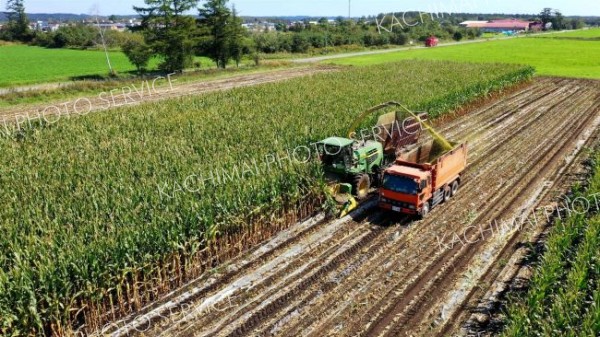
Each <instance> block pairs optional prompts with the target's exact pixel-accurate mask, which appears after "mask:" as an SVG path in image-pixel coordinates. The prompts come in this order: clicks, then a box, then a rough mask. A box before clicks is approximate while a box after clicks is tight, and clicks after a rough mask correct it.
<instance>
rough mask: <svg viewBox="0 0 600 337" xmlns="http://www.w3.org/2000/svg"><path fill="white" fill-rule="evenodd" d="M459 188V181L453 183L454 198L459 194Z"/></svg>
mask: <svg viewBox="0 0 600 337" xmlns="http://www.w3.org/2000/svg"><path fill="white" fill-rule="evenodd" d="M459 186H460V183H459V182H458V180H456V181H454V182H453V183H452V196H455V195H456V193H458V187H459Z"/></svg>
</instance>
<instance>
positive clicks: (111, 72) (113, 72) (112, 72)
mask: <svg viewBox="0 0 600 337" xmlns="http://www.w3.org/2000/svg"><path fill="white" fill-rule="evenodd" d="M92 11H93V12H95V13H94V14H96V25H97V26H98V30H99V31H100V39H101V40H102V46H103V47H104V54H105V55H106V63H107V64H108V70H109V71H110V75H111V76H112V75H114V74H115V71H114V70H113V68H112V65H111V64H110V58H109V57H108V49H107V48H106V40H105V39H104V32H103V31H102V27H100V21H99V20H98V14H99V13H100V9H99V8H98V4H95V5H94V6H93V8H92Z"/></svg>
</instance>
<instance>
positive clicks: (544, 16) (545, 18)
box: [540, 8, 552, 29]
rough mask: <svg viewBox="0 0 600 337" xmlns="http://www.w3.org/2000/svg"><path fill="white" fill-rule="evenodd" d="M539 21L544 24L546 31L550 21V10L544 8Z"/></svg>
mask: <svg viewBox="0 0 600 337" xmlns="http://www.w3.org/2000/svg"><path fill="white" fill-rule="evenodd" d="M540 20H542V23H543V24H544V29H546V28H545V27H546V24H547V23H548V22H551V21H552V8H544V9H543V10H542V11H541V12H540Z"/></svg>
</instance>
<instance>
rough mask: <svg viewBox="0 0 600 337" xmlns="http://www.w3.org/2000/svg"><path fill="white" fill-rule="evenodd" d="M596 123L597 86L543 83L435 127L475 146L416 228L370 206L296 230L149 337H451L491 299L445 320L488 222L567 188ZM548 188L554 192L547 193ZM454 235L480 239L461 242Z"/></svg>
mask: <svg viewBox="0 0 600 337" xmlns="http://www.w3.org/2000/svg"><path fill="white" fill-rule="evenodd" d="M599 116H600V84H598V82H595V81H584V80H571V79H560V78H537V79H536V80H535V82H534V83H533V84H532V85H530V86H528V87H525V88H524V89H522V90H520V91H518V92H515V93H512V94H510V95H509V96H508V97H504V98H502V99H500V100H497V101H495V102H492V103H489V104H486V105H485V106H483V107H481V108H479V109H477V110H475V111H472V112H471V113H469V114H466V115H465V116H462V117H460V118H457V119H455V120H453V121H450V122H447V123H445V124H444V125H439V126H438V130H440V131H441V133H442V134H444V135H446V136H448V138H450V139H453V140H457V141H462V140H467V141H469V151H470V154H469V167H468V169H467V172H466V173H465V178H464V184H463V186H462V187H461V190H460V193H459V194H458V195H457V196H456V197H455V198H454V199H453V200H451V201H450V202H448V203H447V204H444V205H442V206H440V207H438V208H436V209H434V210H433V211H432V213H430V216H429V217H428V218H427V219H425V220H423V221H411V220H410V219H409V218H407V217H402V216H385V215H384V214H381V213H379V212H377V211H376V210H372V211H369V212H367V213H366V214H364V215H362V216H360V217H357V218H355V219H354V220H352V221H349V222H346V223H340V222H339V221H335V222H332V223H325V222H323V221H320V222H319V221H317V222H315V223H313V224H311V225H310V226H306V227H301V228H300V229H299V230H297V231H295V232H293V231H290V232H289V233H287V234H289V235H290V237H289V238H287V239H286V240H281V241H278V242H277V243H276V244H273V243H272V244H269V243H266V244H265V245H264V246H261V247H259V248H257V250H256V251H258V250H261V249H262V250H264V251H263V252H262V254H261V255H260V256H259V257H257V258H256V259H255V260H252V256H253V255H255V252H256V251H254V252H251V253H249V254H248V255H246V256H245V257H244V258H246V259H247V260H244V258H242V259H240V261H241V264H239V265H240V267H239V268H237V269H235V270H234V271H232V272H229V273H223V274H221V275H219V274H217V275H212V276H211V279H210V280H209V281H207V280H198V281H197V282H195V283H193V284H191V285H190V286H188V287H186V291H191V290H190V289H195V294H196V295H195V296H194V297H191V298H190V299H189V301H188V303H186V310H184V311H181V312H176V314H173V315H172V316H171V317H168V319H163V320H157V321H153V323H154V324H153V325H152V328H151V329H144V330H145V331H144V332H143V333H142V334H141V335H147V336H155V335H156V336H158V335H168V336H171V335H172V336H268V335H276V336H298V335H301V336H333V335H336V336H404V335H406V336H411V335H432V334H433V335H435V334H437V335H446V334H447V333H448V332H449V331H455V330H457V329H458V327H459V326H460V321H461V320H463V319H464V318H465V317H468V314H467V313H466V311H461V310H462V309H461V308H462V305H463V304H464V303H466V302H472V301H474V300H476V298H478V297H481V296H482V295H483V293H484V292H485V291H483V290H481V289H479V290H478V289H477V284H478V283H479V282H472V284H471V285H470V288H468V289H467V290H466V296H464V298H461V299H460V300H458V301H457V303H455V304H454V305H453V306H452V308H451V310H450V312H451V314H450V315H449V316H448V317H444V315H440V314H439V313H440V311H441V310H442V309H441V308H442V306H443V305H445V304H446V303H444V301H445V300H444V299H445V298H446V295H448V294H449V293H450V292H451V291H452V290H453V288H454V284H455V281H457V280H459V279H460V278H461V277H464V275H465V274H466V273H467V272H470V270H469V267H470V266H472V265H475V262H476V260H477V259H479V258H481V257H482V256H484V255H485V254H484V253H485V252H487V250H488V249H489V247H490V246H491V245H492V244H497V242H494V240H495V237H496V236H497V235H496V233H491V232H490V233H491V234H489V235H488V237H485V238H482V239H481V240H478V241H475V239H476V238H478V236H479V231H480V230H481V228H480V226H483V228H486V226H487V225H489V224H492V223H494V221H501V220H507V219H510V218H512V217H514V216H521V215H523V214H527V213H528V212H529V211H530V210H531V209H533V208H534V207H535V206H536V205H538V204H540V202H541V201H543V200H547V199H548V198H549V196H551V195H552V196H554V195H556V192H555V189H556V188H558V186H562V187H564V186H563V184H561V179H560V177H563V176H566V175H568V174H569V173H570V171H571V170H575V165H568V166H567V167H566V170H563V171H561V167H562V164H563V163H564V158H565V157H567V156H568V155H569V154H572V153H573V152H574V151H576V150H580V148H578V147H577V144H580V143H581V142H586V145H593V144H592V143H595V142H597V141H598V138H597V137H595V136H594V135H593V134H594V133H590V132H586V131H589V129H590V128H591V129H592V130H596V129H597V126H598V125H597V124H595V123H597V122H598V121H599ZM546 181H555V182H556V184H555V186H551V187H548V188H547V189H543V187H544V186H546V185H545V182H546ZM540 187H542V189H540ZM301 226H305V225H304V224H303V225H301ZM453 234H459V235H460V236H461V237H464V239H469V241H470V242H473V243H472V244H463V243H458V244H457V243H456V242H455V240H454V238H455V237H456V236H454V235H453ZM496 239H497V238H496ZM519 240H520V235H519V233H518V232H517V233H512V234H510V235H508V236H507V240H506V243H505V244H504V246H503V247H502V249H501V251H500V253H499V254H496V255H493V256H494V257H495V258H494V259H493V260H491V261H488V262H489V263H490V264H491V265H494V263H493V262H494V261H498V259H499V257H503V258H504V257H506V256H510V252H511V249H510V247H513V246H514V245H515V244H517V243H518V241H519ZM257 261H258V262H257ZM237 262H239V261H237ZM486 268H487V267H486ZM481 274H482V275H481V276H480V278H481V279H482V280H484V281H486V282H493V280H494V279H495V277H497V275H498V272H497V270H496V269H494V268H491V269H489V270H481ZM478 280H479V278H478ZM180 293H181V292H178V293H177V294H180ZM175 295H176V294H174V295H173V296H171V297H167V298H166V299H165V300H164V301H162V302H167V301H172V300H173V298H174V297H175ZM215 304H219V305H218V308H215ZM207 308H210V309H212V310H207ZM194 313H196V314H194ZM119 332H121V334H124V333H122V332H123V331H119ZM117 335H118V334H117Z"/></svg>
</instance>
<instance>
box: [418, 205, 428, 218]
mask: <svg viewBox="0 0 600 337" xmlns="http://www.w3.org/2000/svg"><path fill="white" fill-rule="evenodd" d="M429 210H430V209H429V203H428V202H426V203H425V204H423V208H422V209H421V213H420V214H419V217H420V218H421V219H425V217H426V216H427V214H429Z"/></svg>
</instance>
